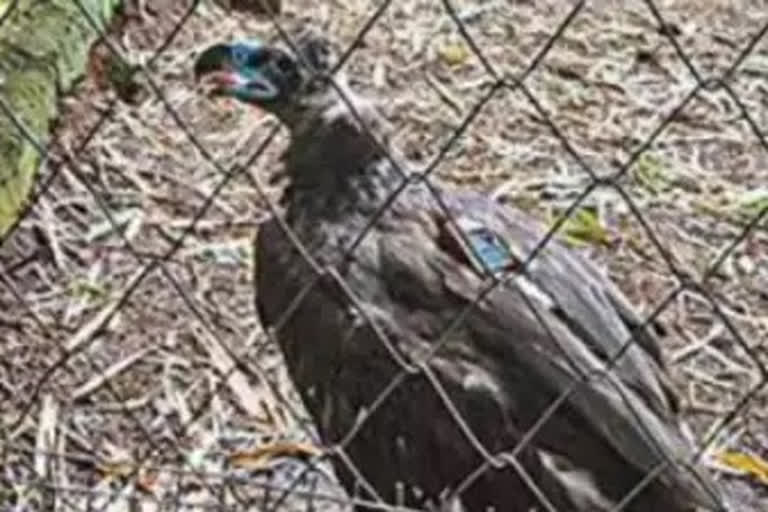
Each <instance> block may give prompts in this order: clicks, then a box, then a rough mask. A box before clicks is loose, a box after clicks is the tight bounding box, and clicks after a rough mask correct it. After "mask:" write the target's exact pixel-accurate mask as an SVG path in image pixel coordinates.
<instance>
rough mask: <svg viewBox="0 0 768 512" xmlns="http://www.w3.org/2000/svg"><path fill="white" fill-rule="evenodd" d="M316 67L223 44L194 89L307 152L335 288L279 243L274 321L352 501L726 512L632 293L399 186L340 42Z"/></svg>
mask: <svg viewBox="0 0 768 512" xmlns="http://www.w3.org/2000/svg"><path fill="white" fill-rule="evenodd" d="M298 48H299V50H300V55H301V57H302V58H301V59H299V58H296V57H293V56H292V55H291V54H289V53H288V52H286V51H283V50H281V49H279V48H277V47H275V46H269V45H265V44H261V43H259V42H235V43H232V44H218V45H214V46H212V47H210V48H208V49H207V50H206V51H205V52H203V54H202V55H201V56H200V57H199V58H198V60H197V62H196V65H195V71H196V74H197V76H198V77H199V78H204V79H205V80H207V81H209V82H211V83H212V84H214V87H213V88H214V90H215V92H216V93H217V94H223V95H227V96H230V97H234V98H237V99H239V100H240V101H242V102H245V103H248V104H250V105H253V106H256V107H258V108H260V109H262V110H265V111H268V112H270V113H272V114H274V115H276V116H277V117H278V118H279V119H280V121H281V122H282V123H283V124H284V125H285V126H287V127H288V129H289V130H290V132H291V143H290V146H289V147H288V149H287V150H286V152H285V154H284V155H283V164H284V173H285V175H286V176H287V178H288V180H289V184H288V186H287V188H286V190H285V193H284V196H283V198H282V199H283V204H284V206H285V209H286V212H285V222H286V223H287V226H288V227H289V228H290V230H291V231H292V233H293V234H295V236H296V238H298V240H300V241H301V243H302V244H303V245H304V247H306V250H307V252H308V254H309V255H311V257H312V258H314V259H315V260H316V263H317V266H315V265H313V264H310V263H309V262H308V261H307V258H306V256H305V255H303V254H302V253H301V251H299V250H297V249H296V246H295V245H294V243H293V242H292V240H291V238H290V237H289V236H287V235H286V233H285V232H284V231H283V229H282V228H281V224H280V223H279V222H278V221H277V220H276V219H273V220H271V221H269V222H267V223H266V224H265V225H263V226H262V227H261V229H260V231H259V235H258V239H257V242H256V243H257V246H256V262H255V268H256V276H255V279H256V284H257V308H258V313H259V316H260V319H261V322H262V324H263V326H264V327H265V329H273V331H274V333H275V336H276V339H277V340H278V342H279V344H280V347H281V349H282V351H283V354H284V356H285V361H286V364H287V366H288V369H289V372H290V375H291V377H292V379H293V380H294V383H295V385H296V386H297V388H298V390H299V392H300V394H301V396H302V398H303V400H304V402H305V404H306V406H307V408H308V410H309V411H310V413H311V414H312V416H313V418H314V420H315V421H316V423H317V426H318V429H319V432H320V435H321V437H322V440H323V442H324V443H325V444H326V445H328V446H335V447H338V448H341V450H342V451H343V453H345V454H346V455H347V457H346V458H338V459H337V460H336V461H335V464H336V469H337V471H338V473H339V474H340V477H341V479H342V481H343V483H344V485H345V487H346V488H347V489H348V491H350V493H351V492H353V491H355V490H356V489H362V490H363V491H364V493H365V496H364V497H365V498H367V499H370V500H382V501H384V502H386V503H390V504H395V503H399V504H403V505H408V506H411V507H430V506H431V507H441V509H442V510H447V509H448V508H449V507H457V508H458V509H463V510H468V511H480V510H486V509H487V508H488V507H493V508H494V509H495V510H497V511H525V512H528V511H531V510H548V511H552V510H558V511H608V510H625V511H632V512H640V511H643V512H646V511H653V512H662V511H664V512H684V511H693V510H696V507H697V506H699V507H703V508H705V509H707V510H722V508H721V505H720V504H719V503H720V501H719V495H718V491H717V489H716V487H715V486H714V484H713V483H712V482H710V481H709V479H708V476H707V475H706V474H705V473H704V472H703V470H701V469H696V468H694V467H689V465H687V464H684V463H683V461H686V460H688V459H689V458H690V456H691V454H692V452H693V447H692V445H691V442H690V441H689V440H688V439H687V438H686V436H685V435H683V433H682V430H681V423H680V419H679V414H678V413H679V411H678V404H677V401H676V398H675V393H674V391H673V389H672V387H671V386H670V383H669V381H668V377H667V373H666V369H665V367H664V363H663V360H662V354H661V350H660V349H659V345H658V342H657V340H656V338H655V335H654V334H653V333H652V332H651V330H649V329H647V328H645V327H644V326H643V322H642V319H641V318H640V317H639V315H638V314H637V313H636V312H635V310H634V309H633V307H632V305H631V304H630V303H629V301H628V300H627V298H626V297H625V296H624V295H623V294H622V293H621V292H620V291H619V289H618V288H617V287H616V286H615V285H613V284H612V283H611V282H610V281H609V280H608V279H607V278H606V277H605V276H604V274H603V273H602V272H601V271H599V270H598V269H597V268H596V267H595V266H594V265H593V264H592V263H590V262H589V261H587V260H586V259H584V258H582V257H581V256H580V255H578V254H576V253H575V252H572V251H570V250H569V249H568V248H567V247H566V246H565V245H563V244H561V243H560V242H558V241H557V240H551V241H550V242H549V243H548V244H546V246H545V247H544V248H543V249H542V250H541V251H540V252H539V253H538V255H537V256H536V257H535V258H533V259H532V261H531V264H530V265H528V266H527V267H526V268H523V267H522V266H521V262H524V261H525V260H526V259H527V258H528V256H529V255H531V254H532V252H533V251H534V250H535V249H536V246H537V243H538V241H539V240H540V239H541V238H542V237H543V235H544V233H545V231H544V229H543V228H542V226H540V225H538V224H537V223H536V222H534V220H533V219H531V218H529V217H528V216H526V215H525V214H523V213H521V212H517V211H514V210H511V209H509V208H508V207H506V206H503V205H501V204H499V203H497V202H494V201H492V200H489V199H488V198H486V197H484V196H482V195H480V194H476V193H472V192H456V191H452V190H448V189H446V188H444V187H442V186H440V185H439V184H436V183H430V182H428V181H427V180H425V179H423V177H422V176H421V175H419V174H417V173H413V172H410V171H408V170H406V172H405V173H401V172H399V170H398V168H397V167H396V166H394V165H393V164H392V162H391V161H390V160H389V159H388V158H387V153H391V154H393V155H395V156H396V158H397V160H398V161H400V162H401V163H402V164H403V165H405V163H404V162H402V159H401V158H399V156H397V153H396V151H394V149H393V148H391V147H389V144H388V142H387V139H386V137H387V132H388V127H387V125H386V123H385V122H384V121H383V119H382V118H381V117H380V116H379V115H378V114H377V112H376V110H375V109H374V107H373V106H372V104H371V103H370V102H368V101H366V100H364V99H363V98H362V97H361V96H359V95H357V94H356V93H355V92H354V91H352V90H351V88H350V87H349V85H347V82H346V81H345V80H344V78H343V77H341V76H339V75H337V76H336V78H335V79H334V81H335V83H336V85H334V83H333V82H332V81H331V80H330V79H329V78H328V76H327V71H328V70H329V69H330V63H332V62H333V55H332V52H331V50H330V49H331V45H330V44H329V42H328V41H327V40H325V39H324V38H322V37H318V36H307V37H305V38H303V39H302V40H301V42H300V44H299V45H298ZM300 61H301V62H304V63H306V64H308V65H309V66H308V67H305V66H304V65H303V64H302V63H300ZM310 68H314V71H315V72H312V71H311V70H310ZM339 91H342V92H343V93H344V95H345V96H346V98H347V99H348V101H349V102H350V103H351V104H352V105H353V106H354V108H355V110H356V112H357V114H352V113H351V111H350V109H349V108H348V105H347V102H346V101H345V100H343V99H342V97H341V96H340V94H339ZM369 130H370V131H372V132H373V133H375V134H377V136H378V137H379V139H380V140H383V143H382V144H383V146H382V145H379V144H377V143H375V142H374V141H373V139H372V138H371V137H370V136H369V133H368V131H369ZM499 281H500V283H499ZM493 283H497V286H495V287H493V288H490V286H491V285H492V284H493ZM489 289H490V291H489ZM633 333H634V336H635V342H633V343H628V342H629V340H630V339H631V337H632V334H633ZM613 359H616V361H615V362H612V360H613ZM457 508H451V510H456V509H457ZM359 509H361V510H364V508H362V507H359Z"/></svg>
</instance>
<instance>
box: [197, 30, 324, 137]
mask: <svg viewBox="0 0 768 512" xmlns="http://www.w3.org/2000/svg"><path fill="white" fill-rule="evenodd" d="M296 50H297V52H298V53H300V56H298V57H295V56H293V55H292V54H290V53H288V52H287V51H285V50H283V49H281V48H278V47H277V46H272V45H269V44H265V43H262V42H260V41H257V40H250V41H234V42H231V43H220V44H214V45H212V46H210V47H208V48H206V49H205V50H204V51H203V52H202V53H201V54H200V56H199V57H198V58H197V61H196V62H195V66H194V73H195V78H196V79H197V80H198V81H199V82H202V83H203V84H204V85H205V86H206V88H207V89H208V91H209V93H210V94H211V95H213V96H228V97H231V98H234V99H236V100H239V101H241V102H244V103H247V104H249V105H252V106H255V107H258V108H260V109H262V110H265V111H267V112H271V113H273V114H275V115H277V116H278V117H279V118H281V119H282V120H283V121H286V122H288V124H290V122H289V121H290V119H289V118H290V114H292V113H295V112H296V110H297V109H299V110H307V109H308V108H309V107H311V106H312V105H315V104H317V102H318V101H319V100H320V97H322V96H326V95H327V94H328V92H329V89H330V87H328V84H329V82H328V79H327V72H328V71H330V68H331V59H332V52H331V43H330V42H329V41H328V40H327V39H325V38H323V37H322V36H317V35H305V36H304V37H302V38H300V39H299V40H298V42H297V44H296ZM302 107H304V108H302Z"/></svg>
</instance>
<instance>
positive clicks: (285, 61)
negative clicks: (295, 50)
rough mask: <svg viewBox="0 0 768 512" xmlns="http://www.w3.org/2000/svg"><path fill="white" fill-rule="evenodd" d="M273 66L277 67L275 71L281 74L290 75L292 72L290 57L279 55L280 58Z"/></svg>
mask: <svg viewBox="0 0 768 512" xmlns="http://www.w3.org/2000/svg"><path fill="white" fill-rule="evenodd" d="M275 64H276V65H277V69H279V70H280V71H282V72H283V73H290V72H291V71H293V67H294V66H293V61H292V60H291V58H290V57H288V56H286V55H281V56H280V57H278V59H277V62H275Z"/></svg>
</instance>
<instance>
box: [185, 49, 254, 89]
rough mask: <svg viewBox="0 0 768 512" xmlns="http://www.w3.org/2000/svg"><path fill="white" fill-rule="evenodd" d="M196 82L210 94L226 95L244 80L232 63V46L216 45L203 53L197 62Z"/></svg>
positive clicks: (195, 68) (195, 69)
mask: <svg viewBox="0 0 768 512" xmlns="http://www.w3.org/2000/svg"><path fill="white" fill-rule="evenodd" d="M194 74H195V81H196V82H198V83H199V84H200V85H201V86H202V87H203V89H204V90H206V91H207V92H208V93H209V94H226V93H227V92H229V91H231V90H232V89H233V88H234V87H236V86H237V85H238V84H240V82H241V81H242V79H241V78H240V75H239V73H238V72H237V70H236V69H235V67H234V65H233V63H232V50H231V47H230V45H227V44H216V45H213V46H211V47H209V48H207V49H205V50H204V51H203V53H202V54H200V56H199V57H198V58H197V60H196V61H195V67H194Z"/></svg>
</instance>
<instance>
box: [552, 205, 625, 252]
mask: <svg viewBox="0 0 768 512" xmlns="http://www.w3.org/2000/svg"><path fill="white" fill-rule="evenodd" d="M559 218H560V217H558V218H556V219H554V220H553V222H552V224H554V223H555V222H557V220H558V219H559ZM562 233H563V235H562V237H563V238H564V239H565V241H567V242H568V243H570V244H571V245H576V246H585V245H605V246H609V245H611V238H610V234H609V232H608V229H606V227H605V226H603V224H602V223H601V222H600V218H599V215H598V212H597V209H596V208H593V207H589V206H584V207H581V208H579V209H578V210H576V211H575V212H574V213H573V214H572V215H571V216H570V217H568V219H566V220H565V223H564V224H563V229H562Z"/></svg>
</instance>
